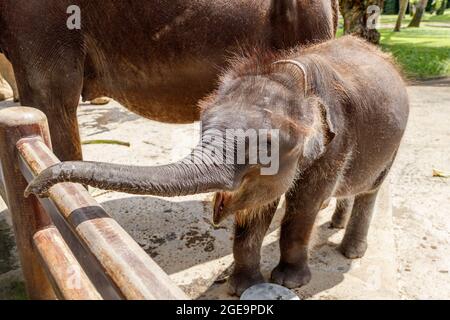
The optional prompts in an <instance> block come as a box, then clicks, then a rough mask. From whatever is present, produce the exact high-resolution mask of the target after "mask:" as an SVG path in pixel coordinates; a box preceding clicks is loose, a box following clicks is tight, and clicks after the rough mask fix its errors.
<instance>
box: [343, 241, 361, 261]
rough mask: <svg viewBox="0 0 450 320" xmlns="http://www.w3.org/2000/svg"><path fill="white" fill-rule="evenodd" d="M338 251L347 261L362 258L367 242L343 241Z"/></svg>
mask: <svg viewBox="0 0 450 320" xmlns="http://www.w3.org/2000/svg"><path fill="white" fill-rule="evenodd" d="M339 251H340V252H341V253H342V254H343V255H344V256H345V257H346V258H348V259H359V258H362V257H364V255H365V254H366V251H367V241H359V240H348V241H345V240H344V241H343V242H342V243H341V245H340V246H339Z"/></svg>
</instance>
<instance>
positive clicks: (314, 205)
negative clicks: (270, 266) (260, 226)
mask: <svg viewBox="0 0 450 320" xmlns="http://www.w3.org/2000/svg"><path fill="white" fill-rule="evenodd" d="M306 181H308V180H306ZM303 185H305V186H304V187H303ZM313 186H315V188H311V186H310V185H309V187H308V184H303V183H299V184H297V186H296V187H295V189H294V190H292V191H291V192H288V193H287V195H286V214H285V217H284V219H283V222H282V226H281V235H280V250H281V259H280V263H279V264H278V266H277V267H276V268H275V269H274V270H273V271H272V282H274V283H276V284H279V285H282V286H285V287H287V288H291V289H293V288H299V287H301V286H304V285H306V284H308V283H309V282H310V281H311V271H310V269H309V266H308V257H309V241H310V238H311V233H312V230H313V227H314V222H315V220H316V217H317V214H318V212H319V211H320V209H321V206H322V204H323V201H324V199H328V198H329V197H330V195H331V192H332V190H333V186H334V182H333V181H331V182H330V184H329V185H324V184H320V183H315V184H313Z"/></svg>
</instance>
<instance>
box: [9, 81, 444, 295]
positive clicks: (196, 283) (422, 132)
mask: <svg viewBox="0 0 450 320" xmlns="http://www.w3.org/2000/svg"><path fill="white" fill-rule="evenodd" d="M449 88H450V81H449V80H442V81H435V82H427V83H421V84H419V85H415V86H410V87H409V92H410V96H411V102H412V112H411V121H410V124H409V128H408V131H407V134H406V137H405V141H404V143H403V146H402V149H401V151H400V154H399V157H398V160H397V162H396V164H395V166H394V168H393V171H392V174H391V177H390V181H389V182H388V183H386V184H385V186H384V188H383V190H382V192H381V194H380V197H379V199H378V205H377V212H376V214H375V218H374V221H373V224H372V229H371V233H370V239H369V250H368V252H367V254H366V257H364V258H363V259H360V260H354V261H350V260H347V259H345V258H344V257H343V256H342V255H341V254H340V253H338V252H337V250H336V245H337V244H338V243H339V240H340V238H341V237H342V231H340V232H337V231H336V230H331V229H329V227H328V226H329V219H330V215H331V213H332V210H333V205H331V206H330V207H329V208H328V209H326V210H324V211H323V212H322V213H321V214H320V217H319V219H318V222H317V226H316V231H315V234H314V245H313V248H312V252H311V266H312V270H313V280H312V281H311V283H310V284H309V285H307V286H306V287H304V288H301V289H299V290H296V293H297V294H298V295H299V296H300V298H302V299H395V298H401V299H429V298H438V299H450V275H449V271H450V255H449V254H448V253H449V252H450V201H449V200H450V199H449V198H450V179H449V178H447V179H446V178H433V177H432V170H433V168H435V169H439V170H442V171H444V172H450V144H449V142H450V117H449V112H450V90H449ZM10 105H13V104H12V103H11V102H3V103H0V106H1V107H7V106H10ZM79 121H80V125H81V131H82V137H83V140H92V139H115V140H121V141H125V142H130V143H131V147H129V148H127V147H123V146H117V145H85V146H84V154H85V159H86V160H95V161H108V162H115V163H123V164H136V165H155V164H164V163H167V162H169V161H175V160H177V159H180V158H181V157H182V156H183V155H186V154H188V153H189V151H190V148H191V147H192V146H193V145H195V143H196V139H197V137H198V129H199V127H198V124H195V125H167V124H161V123H158V122H153V121H149V120H146V119H142V118H140V117H138V116H136V115H134V114H131V113H130V112H128V111H126V110H125V109H124V108H122V107H121V106H119V105H118V104H117V103H111V104H110V105H107V106H91V105H82V106H81V107H80V109H79ZM92 194H93V195H94V197H95V198H96V199H97V201H99V202H100V203H101V204H102V205H103V206H104V207H105V209H106V210H107V211H108V212H110V214H111V215H112V216H113V217H114V218H116V219H117V220H118V222H119V223H120V224H121V225H122V226H123V227H124V228H125V229H126V230H127V231H128V232H129V233H130V234H131V235H132V236H133V237H134V239H136V241H137V242H138V243H139V244H140V245H141V246H142V247H143V248H144V250H146V252H148V254H149V255H150V256H151V257H153V259H155V261H156V262H157V263H158V264H159V265H160V266H161V267H162V268H163V269H164V270H165V271H166V272H167V273H168V274H169V275H170V276H171V277H172V279H173V280H174V281H175V282H176V283H177V284H179V285H180V286H181V287H182V288H183V290H185V291H186V293H187V294H189V296H191V297H192V298H194V299H218V298H224V299H229V298H231V297H229V296H228V295H227V294H226V290H225V284H224V280H225V279H226V276H227V275H228V273H229V270H230V267H231V264H232V256H231V243H232V229H233V225H232V221H228V222H227V223H225V224H224V225H223V226H222V227H220V228H214V227H213V226H212V224H211V204H210V198H211V196H210V195H198V196H193V197H184V198H177V199H163V198H157V197H140V196H130V195H127V194H119V193H112V192H105V191H102V190H95V189H93V190H92ZM391 196H392V197H391ZM391 198H392V201H391ZM0 206H1V208H0V211H1V213H0V299H11V298H18V299H20V298H23V297H24V293H23V283H22V280H21V276H20V270H19V266H18V262H17V254H16V251H15V246H14V240H13V236H12V233H11V228H10V222H9V218H8V214H7V210H6V206H5V205H4V203H1V204H0ZM282 213H283V210H282V208H280V209H279V212H278V214H277V216H276V218H275V219H274V223H273V225H272V227H271V229H270V232H269V234H268V236H267V238H266V240H265V243H264V247H263V259H262V260H263V261H262V269H263V273H264V274H265V275H266V276H268V275H269V274H270V271H271V269H272V268H273V267H274V266H275V265H276V263H277V260H278V245H277V235H278V226H279V221H280V218H281V217H282Z"/></svg>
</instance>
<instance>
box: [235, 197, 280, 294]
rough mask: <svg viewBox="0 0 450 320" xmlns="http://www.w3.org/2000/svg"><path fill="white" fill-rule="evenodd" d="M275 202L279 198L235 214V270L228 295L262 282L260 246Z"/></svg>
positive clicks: (271, 216) (276, 204)
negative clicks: (250, 210)
mask: <svg viewBox="0 0 450 320" xmlns="http://www.w3.org/2000/svg"><path fill="white" fill-rule="evenodd" d="M278 203H279V200H277V201H276V202H274V203H273V204H271V205H269V206H267V207H263V208H258V209H254V210H253V212H249V211H245V212H241V213H238V214H237V217H236V226H235V238H234V244H233V254H234V270H233V273H232V275H231V276H230V278H229V279H228V291H229V293H230V294H231V295H237V296H240V295H241V294H242V293H243V292H244V291H245V290H247V289H248V288H250V287H252V286H253V285H256V284H258V283H263V282H265V280H264V277H263V275H262V274H261V270H260V261H261V246H262V243H263V240H264V236H265V235H266V233H267V230H268V229H269V226H270V223H271V222H272V219H273V216H274V214H275V212H276V210H277V207H278ZM255 210H256V212H255Z"/></svg>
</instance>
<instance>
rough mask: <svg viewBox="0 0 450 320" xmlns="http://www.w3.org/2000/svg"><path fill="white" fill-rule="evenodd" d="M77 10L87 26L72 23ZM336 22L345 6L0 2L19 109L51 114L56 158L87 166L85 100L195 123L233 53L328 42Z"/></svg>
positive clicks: (167, 0) (323, 1)
mask: <svg viewBox="0 0 450 320" xmlns="http://www.w3.org/2000/svg"><path fill="white" fill-rule="evenodd" d="M73 5H76V6H78V8H79V9H80V21H81V25H80V26H81V28H79V29H78V28H75V29H73V28H69V27H68V24H67V22H68V20H69V22H70V21H72V20H71V19H72V18H74V17H73V16H71V14H72V12H71V11H70V10H68V8H69V7H70V6H73ZM71 8H73V7H71ZM67 12H70V13H67ZM74 13H75V14H76V13H77V12H76V11H74ZM337 17H338V1H337V0H226V1H225V0H217V1H211V0H145V1H129V0H106V1H93V0H59V1H53V0H0V48H1V50H2V51H3V52H4V53H5V54H6V56H7V57H8V58H9V60H10V61H11V62H12V64H13V66H14V70H15V74H16V78H17V84H18V88H19V94H20V98H21V103H22V104H23V105H27V106H32V107H36V108H38V109H40V110H42V111H43V112H44V113H45V114H46V115H47V117H48V119H49V124H50V131H51V135H52V138H53V145H54V151H55V153H56V155H57V156H58V157H59V158H60V159H61V160H81V159H82V153H81V145H80V137H79V132H78V123H77V117H76V110H77V107H78V103H79V97H80V94H81V95H82V96H83V99H85V100H92V99H94V98H96V97H100V96H108V97H112V98H114V99H115V100H117V101H119V102H120V103H121V104H123V105H124V106H125V107H127V108H128V109H130V110H131V111H133V112H135V113H137V114H139V115H142V116H144V117H147V118H150V119H153V120H158V121H164V122H170V123H189V122H193V121H195V120H198V119H199V110H198V108H197V106H196V103H197V101H198V100H199V99H200V98H202V97H204V96H205V95H207V94H208V93H210V92H211V91H213V90H214V88H215V86H216V84H217V79H218V75H219V74H220V71H221V69H223V68H225V67H226V66H227V64H228V62H227V61H228V58H229V57H230V56H232V55H233V54H235V53H237V52H240V51H241V50H243V48H245V49H247V48H253V47H262V48H263V49H264V48H277V49H283V48H289V47H292V46H294V45H296V44H299V43H308V42H317V41H323V40H327V39H330V38H332V37H334V35H335V32H336V28H337V21H338V19H337ZM75 18H77V17H75ZM74 21H76V20H74ZM75 26H76V24H75Z"/></svg>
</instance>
